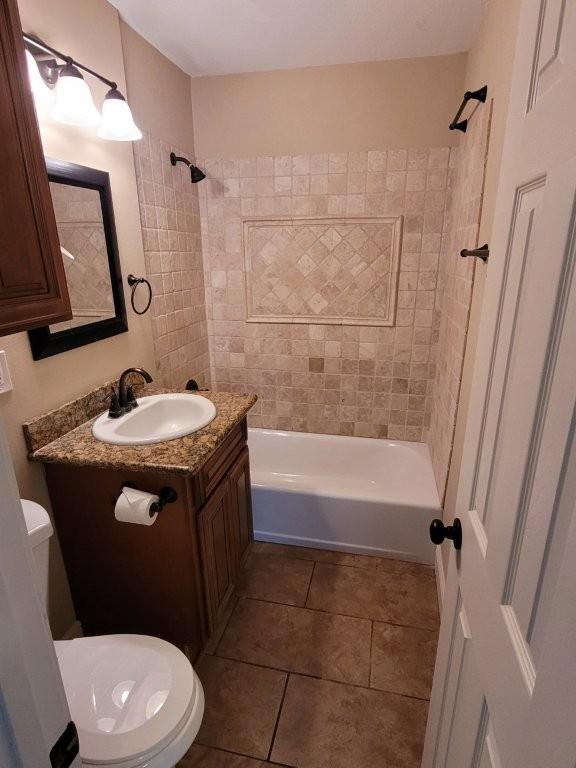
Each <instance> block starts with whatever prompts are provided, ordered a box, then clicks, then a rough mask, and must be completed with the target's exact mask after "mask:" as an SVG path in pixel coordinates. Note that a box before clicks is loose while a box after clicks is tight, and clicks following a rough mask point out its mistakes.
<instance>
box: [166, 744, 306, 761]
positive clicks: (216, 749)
mask: <svg viewBox="0 0 576 768" xmlns="http://www.w3.org/2000/svg"><path fill="white" fill-rule="evenodd" d="M193 744H197V745H198V746H199V747H205V748H206V749H212V750H214V752H223V753H224V754H225V755H234V756H235V757H247V758H248V759H249V760H253V761H254V762H255V763H261V762H265V763H269V764H270V765H277V766H279V767H280V768H292V766H289V765H286V764H285V763H273V762H271V761H270V760H265V759H264V758H262V757H254V755H247V754H246V753H245V752H235V751H234V750H233V749H226V747H213V746H212V745H211V744H205V743H203V742H201V741H198V740H195V741H194V742H193ZM187 756H188V753H186V754H185V755H184V757H183V758H181V759H182V760H185V759H186V758H187ZM178 765H180V763H178ZM183 768H184V767H183Z"/></svg>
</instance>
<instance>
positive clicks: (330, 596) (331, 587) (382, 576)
mask: <svg viewBox="0 0 576 768" xmlns="http://www.w3.org/2000/svg"><path fill="white" fill-rule="evenodd" d="M279 559H280V558H279ZM306 606H307V607H308V608H316V609H319V610H324V611H329V612H330V613H340V614H346V615H348V616H359V617H363V618H367V619H376V620H379V621H386V622H390V623H392V624H404V625H407V626H412V627H422V628H426V629H436V627H437V626H438V598H437V593H436V581H435V577H434V572H433V571H431V570H426V571H422V572H417V573H413V572H410V571H408V572H406V573H390V572H389V571H385V570H377V571H375V572H372V571H365V570H363V569H361V568H345V567H342V566H339V565H327V564H324V563H318V564H317V565H316V567H315V570H314V575H313V578H312V584H311V586H310V593H309V595H308V600H307V602H306Z"/></svg>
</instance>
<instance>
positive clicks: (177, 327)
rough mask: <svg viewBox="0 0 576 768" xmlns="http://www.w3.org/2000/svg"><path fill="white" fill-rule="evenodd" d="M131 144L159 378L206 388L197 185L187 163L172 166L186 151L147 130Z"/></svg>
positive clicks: (166, 382)
mask: <svg viewBox="0 0 576 768" xmlns="http://www.w3.org/2000/svg"><path fill="white" fill-rule="evenodd" d="M133 146H134V161H135V166H136V179H137V185H138V198H139V202H140V219H141V223H142V235H143V240H144V256H145V259H146V270H147V276H148V279H149V280H150V283H151V285H152V289H153V292H154V298H153V300H152V306H151V310H150V311H151V313H152V333H153V338H154V350H155V356H156V364H157V366H158V373H159V378H160V379H161V380H162V383H163V384H164V385H165V386H169V387H182V386H184V385H185V383H186V381H187V380H188V379H189V378H195V379H196V380H197V381H198V383H199V384H200V386H201V387H202V386H209V383H210V362H209V350H208V333H207V323H206V308H205V291H204V271H203V264H202V243H201V234H200V214H199V208H198V189H197V185H194V184H191V183H190V172H189V170H188V168H186V166H184V165H178V166H176V167H173V166H172V165H171V164H170V160H169V155H170V152H171V151H175V152H176V153H177V154H181V155H182V154H184V155H185V154H186V153H185V152H181V151H179V150H178V149H177V148H176V147H172V146H169V145H168V144H166V143H165V142H163V141H162V140H160V139H159V138H157V137H155V136H152V135H151V134H149V133H144V137H143V138H142V140H141V141H137V142H134V145H133ZM191 160H193V158H191Z"/></svg>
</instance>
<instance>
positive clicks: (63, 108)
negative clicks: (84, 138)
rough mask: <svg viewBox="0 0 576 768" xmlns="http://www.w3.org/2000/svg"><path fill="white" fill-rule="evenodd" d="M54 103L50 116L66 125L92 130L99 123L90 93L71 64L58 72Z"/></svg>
mask: <svg viewBox="0 0 576 768" xmlns="http://www.w3.org/2000/svg"><path fill="white" fill-rule="evenodd" d="M55 91H56V101H55V103H54V106H53V107H52V112H51V115H52V117H53V118H54V120H57V121H58V122H59V123H66V124H67V125H77V126H80V127H85V128H92V127H94V126H96V125H99V123H100V119H101V118H100V113H99V112H98V110H97V109H96V106H95V105H94V101H93V99H92V93H91V91H90V88H89V87H88V84H87V83H86V80H84V78H83V77H82V74H81V73H80V70H79V69H78V67H75V66H74V64H72V63H71V62H69V63H67V64H65V65H64V66H63V67H62V69H61V70H60V74H59V75H58V81H57V82H56V88H55Z"/></svg>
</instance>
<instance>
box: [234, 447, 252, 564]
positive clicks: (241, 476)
mask: <svg viewBox="0 0 576 768" xmlns="http://www.w3.org/2000/svg"><path fill="white" fill-rule="evenodd" d="M252 536H253V533H252V496H251V492H250V461H249V458H248V448H244V450H243V451H242V453H241V454H240V456H239V457H238V460H237V461H236V464H235V465H234V466H233V467H232V469H231V470H230V538H231V542H232V547H231V549H232V557H233V567H234V573H236V572H237V571H238V568H239V566H240V563H241V561H242V559H243V557H244V555H245V553H246V550H247V548H248V546H249V544H250V542H251V541H252Z"/></svg>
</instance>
